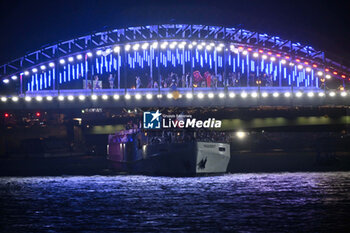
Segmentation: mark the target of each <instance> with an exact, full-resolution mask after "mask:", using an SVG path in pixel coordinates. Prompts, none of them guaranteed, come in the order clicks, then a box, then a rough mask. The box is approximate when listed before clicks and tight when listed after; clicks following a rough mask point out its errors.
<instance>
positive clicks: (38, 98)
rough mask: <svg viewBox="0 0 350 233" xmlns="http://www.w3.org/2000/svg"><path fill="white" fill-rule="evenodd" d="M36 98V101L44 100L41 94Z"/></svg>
mask: <svg viewBox="0 0 350 233" xmlns="http://www.w3.org/2000/svg"><path fill="white" fill-rule="evenodd" d="M35 99H36V101H38V102H41V101H42V100H43V97H41V96H40V95H39V96H37V97H35Z"/></svg>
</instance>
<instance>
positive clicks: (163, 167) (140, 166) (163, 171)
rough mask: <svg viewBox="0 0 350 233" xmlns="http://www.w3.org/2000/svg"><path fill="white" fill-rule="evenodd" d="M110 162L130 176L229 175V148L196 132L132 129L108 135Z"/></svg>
mask: <svg viewBox="0 0 350 233" xmlns="http://www.w3.org/2000/svg"><path fill="white" fill-rule="evenodd" d="M107 159H108V160H109V161H110V162H111V163H110V164H111V165H112V168H113V169H114V170H117V171H119V172H127V173H129V174H144V175H158V176H201V175H216V174H223V173H226V171H227V167H228V163H229V160H230V144H228V143H225V142H219V141H208V140H207V141H205V140H204V139H200V138H199V137H198V133H197V132H184V131H178V132H176V131H170V130H169V131H145V130H140V129H129V130H122V131H119V132H117V133H116V134H113V135H109V137H108V145H107Z"/></svg>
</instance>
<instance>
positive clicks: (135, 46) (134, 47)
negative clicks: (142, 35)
mask: <svg viewBox="0 0 350 233" xmlns="http://www.w3.org/2000/svg"><path fill="white" fill-rule="evenodd" d="M139 48H140V44H134V45H133V46H132V49H133V50H135V51H137V50H138V49H139Z"/></svg>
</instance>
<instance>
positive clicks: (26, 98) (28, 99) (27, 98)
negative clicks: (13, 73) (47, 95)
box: [24, 96, 32, 102]
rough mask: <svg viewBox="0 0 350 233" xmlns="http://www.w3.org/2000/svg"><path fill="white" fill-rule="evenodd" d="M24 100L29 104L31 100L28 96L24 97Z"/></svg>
mask: <svg viewBox="0 0 350 233" xmlns="http://www.w3.org/2000/svg"><path fill="white" fill-rule="evenodd" d="M24 100H25V101H27V102H30V101H31V100H32V98H31V97H30V96H26V97H24Z"/></svg>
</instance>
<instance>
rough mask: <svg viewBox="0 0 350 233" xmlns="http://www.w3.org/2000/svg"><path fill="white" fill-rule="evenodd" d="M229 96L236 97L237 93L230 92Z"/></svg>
mask: <svg viewBox="0 0 350 233" xmlns="http://www.w3.org/2000/svg"><path fill="white" fill-rule="evenodd" d="M228 96H229V97H230V98H231V99H232V98H235V96H236V95H235V93H233V92H230V93H229V94H228Z"/></svg>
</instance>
